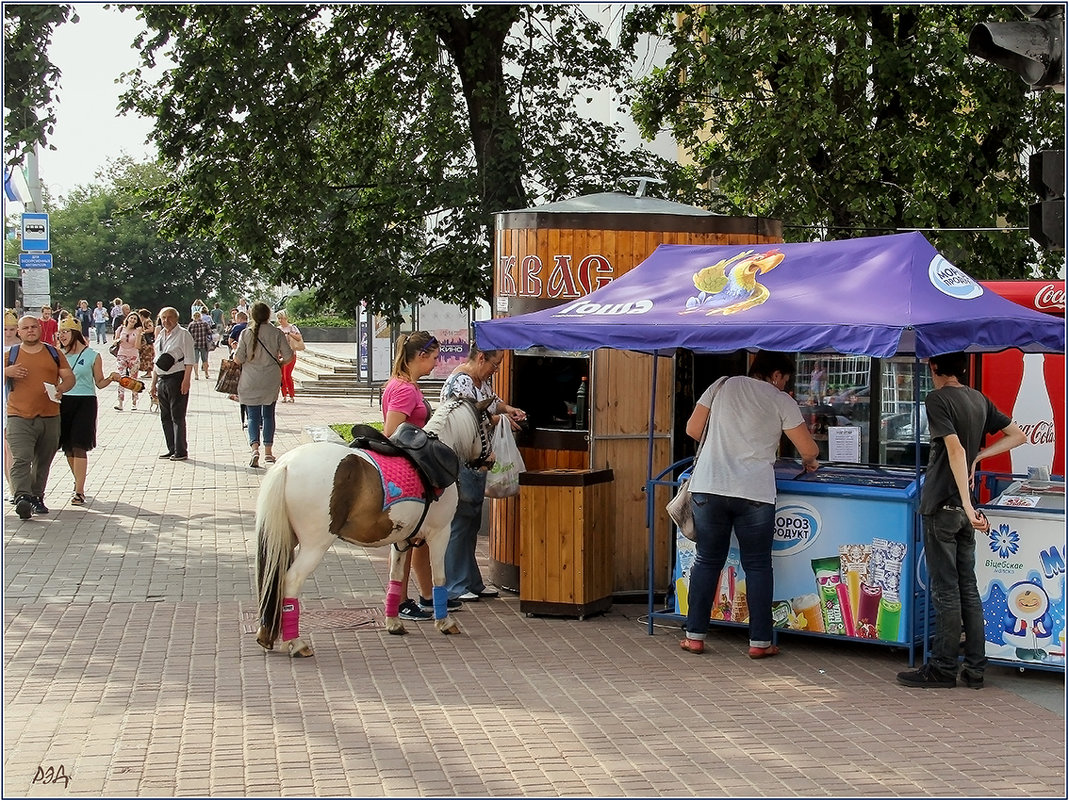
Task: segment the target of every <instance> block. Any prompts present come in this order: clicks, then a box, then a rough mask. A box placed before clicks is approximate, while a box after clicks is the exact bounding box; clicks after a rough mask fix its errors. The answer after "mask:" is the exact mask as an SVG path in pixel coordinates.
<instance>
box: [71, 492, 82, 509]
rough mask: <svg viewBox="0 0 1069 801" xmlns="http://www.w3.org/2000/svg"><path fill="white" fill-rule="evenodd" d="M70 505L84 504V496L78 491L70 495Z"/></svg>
mask: <svg viewBox="0 0 1069 801" xmlns="http://www.w3.org/2000/svg"><path fill="white" fill-rule="evenodd" d="M71 506H85V496H84V495H82V493H80V492H75V493H74V494H72V495H71Z"/></svg>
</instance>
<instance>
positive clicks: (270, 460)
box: [264, 453, 275, 464]
mask: <svg viewBox="0 0 1069 801" xmlns="http://www.w3.org/2000/svg"><path fill="white" fill-rule="evenodd" d="M264 461H265V462H267V463H268V464H274V463H275V457H274V456H272V455H271V454H270V453H269V454H267V456H265V457H264Z"/></svg>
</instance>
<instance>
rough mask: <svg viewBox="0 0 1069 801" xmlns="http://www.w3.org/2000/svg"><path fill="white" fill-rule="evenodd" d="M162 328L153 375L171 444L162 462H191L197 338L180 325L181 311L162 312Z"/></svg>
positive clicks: (158, 332) (155, 394) (155, 396)
mask: <svg viewBox="0 0 1069 801" xmlns="http://www.w3.org/2000/svg"><path fill="white" fill-rule="evenodd" d="M159 316H160V328H158V329H157V330H156V343H155V345H156V366H155V368H154V369H153V371H152V385H151V387H150V388H149V395H150V396H151V397H152V399H153V400H158V401H159V404H160V422H161V423H163V436H164V439H166V440H167V452H166V453H161V454H160V458H161V459H170V460H171V461H172V462H182V461H185V460H186V459H188V458H189V448H188V444H187V442H186V407H187V406H188V405H189V383H190V376H191V375H192V373H193V364H194V356H193V337H192V335H190V333H189V331H187V330H186V329H184V328H182V326H180V325H179V324H178V309H176V308H174V307H173V306H168V307H166V308H164V309H162V310H160V315H159Z"/></svg>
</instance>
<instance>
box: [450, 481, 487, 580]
mask: <svg viewBox="0 0 1069 801" xmlns="http://www.w3.org/2000/svg"><path fill="white" fill-rule="evenodd" d="M485 490H486V471H485V470H472V469H471V468H468V467H461V468H460V475H459V476H457V492H458V493H459V496H460V497H459V500H458V501H457V511H456V514H454V515H453V523H452V525H451V526H450V528H449V545H447V546H446V549H445V587H446V591H447V592H448V593H449V597H450V598H459V597H460V596H461V595H463V594H464V593H466V592H474V593H476V594H478V593H480V592H482V591H483V590H485V589H486V583H485V582H484V581H483V576H482V572H481V571H480V570H479V563H478V562H477V561H476V559H475V546H476V544H477V542H478V539H479V529H480V528H481V527H482V522H483V492H485Z"/></svg>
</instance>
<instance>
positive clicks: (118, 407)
mask: <svg viewBox="0 0 1069 801" xmlns="http://www.w3.org/2000/svg"><path fill="white" fill-rule="evenodd" d="M114 408H115V409H116V410H117V411H120V412H121V411H122V406H116V407H114Z"/></svg>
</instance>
